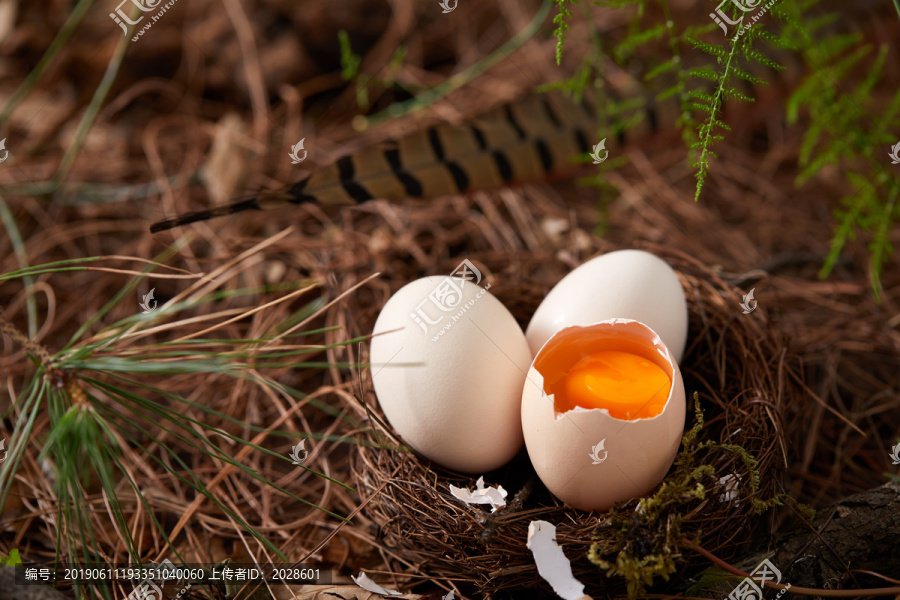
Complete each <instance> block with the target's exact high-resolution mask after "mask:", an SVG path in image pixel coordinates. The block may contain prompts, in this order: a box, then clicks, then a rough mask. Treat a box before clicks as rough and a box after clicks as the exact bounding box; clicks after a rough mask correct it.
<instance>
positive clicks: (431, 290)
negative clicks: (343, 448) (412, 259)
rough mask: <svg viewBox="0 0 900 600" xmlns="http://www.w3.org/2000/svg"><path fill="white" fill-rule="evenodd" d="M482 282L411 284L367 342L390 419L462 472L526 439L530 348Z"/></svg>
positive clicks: (414, 442)
mask: <svg viewBox="0 0 900 600" xmlns="http://www.w3.org/2000/svg"><path fill="white" fill-rule="evenodd" d="M479 277H480V274H479ZM486 287H487V286H486ZM486 287H480V286H478V285H476V284H475V283H474V282H473V281H468V280H464V279H461V278H456V277H425V278H423V279H418V280H416V281H413V282H412V283H409V284H407V285H406V286H404V287H402V288H401V289H400V290H398V291H397V293H395V294H394V295H393V296H391V298H390V299H389V300H388V302H387V304H385V306H384V308H383V309H382V311H381V313H380V314H379V316H378V320H377V321H376V323H375V329H374V333H373V336H374V337H373V339H372V343H371V347H370V348H371V351H370V359H371V363H372V367H371V372H372V381H373V384H374V387H375V395H376V396H377V397H378V402H379V404H380V405H381V408H382V409H383V410H384V414H385V416H386V417H387V419H388V421H389V422H390V424H391V426H393V428H394V429H395V430H396V431H397V433H399V434H400V436H401V437H402V438H403V440H404V441H405V442H406V443H408V444H409V445H410V446H412V447H413V448H415V449H416V450H418V451H419V452H421V453H422V454H423V455H425V456H426V457H428V458H430V459H431V460H433V461H435V462H437V463H439V464H441V465H443V466H445V467H448V468H450V469H454V470H457V471H462V472H465V473H484V472H487V471H491V470H493V469H496V468H498V467H501V466H503V465H504V464H506V463H507V462H508V461H509V460H510V459H511V458H512V457H513V456H514V455H515V454H516V452H518V451H519V449H520V448H521V447H522V441H523V438H522V423H521V412H520V406H521V397H522V385H523V384H524V382H525V373H526V372H527V371H528V365H529V364H530V363H531V352H530V351H529V350H528V343H527V342H526V341H525V335H524V334H523V333H522V329H521V328H520V327H519V324H518V323H516V320H515V319H514V318H513V316H512V315H511V314H510V312H509V311H508V310H506V308H505V307H504V306H503V305H502V304H501V303H500V301H499V300H497V299H496V298H495V297H494V296H492V295H491V293H490V292H489V291H488V290H487V289H486Z"/></svg>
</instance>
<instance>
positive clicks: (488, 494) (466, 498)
mask: <svg viewBox="0 0 900 600" xmlns="http://www.w3.org/2000/svg"><path fill="white" fill-rule="evenodd" d="M450 493H451V494H453V495H454V496H455V497H456V498H459V499H460V500H462V501H463V502H465V503H466V504H490V505H491V507H492V508H491V512H492V513H493V512H497V510H499V509H501V508H503V507H504V506H506V500H505V498H506V495H507V491H506V490H504V489H503V486H502V485H498V486H497V487H496V488H495V487H484V477H483V476H482V477H479V478H478V481H476V482H475V491H474V492H470V491H469V490H468V489H466V488H458V487H456V486H455V485H451V486H450Z"/></svg>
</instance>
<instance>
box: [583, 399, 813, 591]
mask: <svg viewBox="0 0 900 600" xmlns="http://www.w3.org/2000/svg"><path fill="white" fill-rule="evenodd" d="M694 414H695V423H694V426H693V427H691V429H689V430H688V431H687V432H685V434H684V437H683V438H682V449H681V452H679V453H678V456H677V457H676V460H675V469H674V471H673V472H672V473H671V474H670V475H669V476H668V477H667V478H666V479H665V481H663V483H662V484H661V485H660V486H659V488H658V489H657V491H656V492H655V493H653V494H651V495H649V496H647V497H645V498H642V499H641V501H640V503H639V504H638V506H637V507H636V508H634V509H631V508H628V509H625V510H623V508H622V507H621V506H614V507H613V508H612V509H611V510H610V511H609V513H608V514H607V517H606V518H605V519H602V520H601V524H600V526H599V527H598V528H597V529H596V530H595V531H594V535H593V543H592V544H591V547H590V549H589V551H588V554H587V557H588V560H590V561H591V562H592V563H594V564H595V565H597V566H598V567H599V568H600V569H601V570H603V571H604V572H605V573H606V576H607V577H621V578H623V579H624V580H625V582H626V584H627V587H628V595H629V596H631V597H634V596H637V595H639V594H642V593H644V591H645V590H646V588H647V587H649V586H651V585H653V583H654V580H655V579H656V578H662V579H663V580H665V581H668V579H669V576H670V575H671V574H672V573H674V572H675V570H676V568H677V564H678V562H679V561H681V560H682V556H683V554H684V553H685V552H686V551H689V550H690V548H691V547H692V546H693V545H695V544H699V543H700V539H701V537H702V532H701V530H699V529H698V530H697V531H696V533H695V535H694V537H693V539H689V538H688V536H686V535H685V534H684V533H683V532H682V530H681V524H682V519H683V514H685V513H687V512H689V511H690V510H691V509H692V508H694V507H695V506H696V503H697V502H698V501H702V500H705V499H706V487H705V486H704V483H703V482H704V481H710V480H712V481H716V480H717V476H718V473H717V472H716V469H715V467H713V465H711V464H697V463H698V459H697V453H698V452H699V451H701V450H724V451H727V452H732V453H734V454H735V455H736V456H737V457H738V458H740V460H741V462H742V463H743V465H744V467H745V469H746V471H747V472H748V473H749V489H750V492H749V493H753V492H756V491H757V490H758V489H759V479H760V473H759V463H758V462H757V460H756V458H754V456H753V455H752V454H750V453H749V452H748V451H747V450H746V449H745V448H743V447H741V446H738V445H735V444H720V443H718V442H715V441H712V440H706V441H703V442H699V441H698V438H699V436H700V433H701V431H702V430H703V426H704V420H703V411H702V410H701V408H700V399H699V396H698V394H697V393H696V392H695V393H694ZM784 501H789V502H791V503H793V504H794V505H795V506H796V507H798V508H799V509H800V512H801V513H802V514H804V516H806V515H808V513H809V509H808V508H807V507H804V506H802V505H800V504H798V503H796V502H795V501H794V500H793V499H791V498H790V497H789V496H787V495H786V494H778V495H776V496H774V497H772V498H770V499H768V500H757V499H753V500H752V503H753V507H754V508H755V509H756V511H757V512H762V511H764V510H768V509H769V508H771V507H773V506H776V505H778V506H781V505H782V503H783V502H784Z"/></svg>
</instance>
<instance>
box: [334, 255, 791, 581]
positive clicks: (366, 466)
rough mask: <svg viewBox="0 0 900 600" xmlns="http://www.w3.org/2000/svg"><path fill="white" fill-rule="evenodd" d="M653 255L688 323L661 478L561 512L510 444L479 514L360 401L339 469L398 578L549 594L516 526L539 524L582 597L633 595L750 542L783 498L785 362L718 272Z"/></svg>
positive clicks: (454, 479) (448, 478)
mask: <svg viewBox="0 0 900 600" xmlns="http://www.w3.org/2000/svg"><path fill="white" fill-rule="evenodd" d="M654 251H655V252H656V253H657V254H660V255H662V256H663V258H664V259H666V260H667V261H668V262H669V264H671V265H672V266H673V268H675V269H676V271H677V272H678V275H679V278H680V279H681V283H682V285H683V286H684V290H685V293H686V297H687V303H688V310H689V318H690V328H689V334H688V344H687V349H686V351H685V354H684V357H683V359H682V361H681V365H680V366H681V370H682V374H683V377H684V383H685V390H686V392H687V397H688V407H687V408H688V410H687V418H686V421H685V438H684V441H683V443H682V447H681V450H680V452H679V454H678V456H677V458H676V462H675V465H673V467H672V468H671V469H670V470H669V472H668V474H667V476H666V478H665V480H664V481H663V482H662V483H661V484H660V485H659V486H658V487H657V488H656V489H655V490H654V491H653V492H651V493H650V494H649V495H648V496H646V497H644V498H635V499H632V500H629V501H626V502H622V503H619V504H617V505H615V506H614V507H613V508H612V509H611V510H610V511H608V512H585V511H580V510H575V509H572V508H568V507H566V506H564V505H563V504H562V503H561V502H560V501H559V500H557V499H556V498H554V497H553V496H552V495H551V494H550V493H549V492H548V491H547V490H546V488H545V487H544V486H543V484H542V483H541V481H540V480H539V479H538V478H537V476H536V474H535V472H534V469H533V468H532V466H531V463H530V461H529V459H528V456H527V454H526V452H525V450H524V449H523V450H522V451H521V452H520V453H519V455H517V456H516V457H515V458H514V459H513V461H511V462H510V463H509V464H508V465H506V466H504V467H503V468H501V469H498V470H496V471H493V472H490V473H485V474H484V479H485V484H486V485H498V484H499V485H502V486H503V487H504V488H505V489H506V490H507V491H508V492H509V496H508V497H507V501H508V504H507V506H505V507H504V508H502V509H500V510H498V511H497V512H495V513H493V514H492V513H491V512H490V510H489V507H487V506H486V505H467V504H465V503H463V502H461V501H460V500H458V499H456V498H455V497H454V496H452V495H451V494H450V491H449V485H450V484H453V485H455V486H458V487H468V488H470V489H471V488H473V487H474V483H475V480H476V479H477V478H478V476H479V474H475V475H462V474H458V473H454V472H450V471H447V470H445V469H443V468H441V467H440V466H438V465H435V464H434V463H432V462H430V461H428V460H427V459H425V458H423V457H421V456H420V455H418V454H416V453H415V452H413V451H410V450H409V449H408V448H404V447H398V444H402V441H401V440H400V439H399V437H398V436H397V435H396V433H395V432H393V431H392V430H391V429H390V426H389V425H387V424H386V422H385V421H384V419H382V418H377V417H380V416H381V413H380V412H379V409H378V408H377V407H373V406H369V407H368V408H369V409H370V410H372V414H373V416H375V417H376V419H375V420H376V421H378V422H379V423H381V424H382V428H381V431H379V432H378V433H376V434H375V435H376V437H377V438H378V439H370V440H367V442H368V443H361V444H360V446H359V452H358V453H357V454H356V455H355V456H354V458H353V461H352V469H353V474H354V477H355V479H356V484H357V489H358V491H359V493H360V494H361V495H362V497H363V498H364V499H367V500H368V501H367V503H366V504H365V506H364V508H363V510H364V511H365V513H366V515H367V516H368V517H369V518H371V519H372V520H373V521H374V522H375V523H376V524H378V525H379V527H380V535H381V540H382V542H383V544H384V545H385V546H387V547H389V548H390V552H389V553H388V554H390V555H392V556H394V557H396V558H397V559H398V560H399V561H400V562H399V563H398V564H397V565H396V567H397V569H398V570H400V571H402V570H404V569H403V567H404V564H405V566H406V567H407V568H408V567H410V566H415V568H416V569H418V572H419V573H420V574H421V575H424V576H426V577H429V578H432V579H438V580H441V579H443V580H445V581H450V580H452V581H453V583H454V584H455V585H457V587H460V589H462V590H463V591H465V590H466V589H469V590H470V591H474V592H476V593H477V594H478V595H483V596H486V595H492V596H493V597H502V596H505V595H513V596H514V595H515V594H516V592H515V591H516V590H522V589H523V588H528V589H529V590H531V592H530V593H531V597H536V596H538V595H539V594H537V593H536V592H535V591H534V590H536V589H541V590H543V591H544V592H547V593H549V592H550V587H549V585H548V584H547V583H546V582H545V581H544V580H543V579H542V578H541V577H540V576H539V575H538V572H537V569H536V567H535V562H534V557H533V555H532V553H531V551H530V550H529V549H528V548H527V547H526V539H527V535H528V525H529V523H530V522H531V521H534V520H545V521H549V522H551V523H553V524H554V525H555V526H556V528H557V529H556V537H557V541H558V543H559V544H560V545H561V546H562V548H563V551H564V552H565V554H566V556H567V557H568V558H569V560H570V561H571V563H572V570H573V574H574V575H575V577H577V578H578V579H579V580H581V581H582V582H583V583H584V584H585V592H586V593H587V594H589V595H591V596H594V597H601V596H606V595H608V594H614V593H620V592H625V591H626V590H627V591H629V592H631V593H639V592H641V591H643V590H644V588H645V587H646V586H647V585H648V584H651V585H652V584H655V583H657V582H659V581H660V580H661V579H665V580H670V578H671V576H673V575H674V576H675V577H677V578H681V580H682V583H685V582H686V580H687V579H689V578H690V577H691V575H693V574H695V573H696V569H695V568H693V567H696V566H698V565H699V564H700V561H699V560H698V558H699V557H698V555H697V554H696V553H694V552H692V551H690V548H691V547H692V546H693V545H695V544H699V545H701V546H703V547H704V548H705V549H707V550H709V551H712V552H714V553H717V554H719V555H720V556H722V557H725V558H728V557H732V556H734V555H735V554H736V553H738V552H740V551H741V550H742V549H745V546H746V545H747V544H750V543H752V542H753V541H754V539H755V538H756V537H757V535H758V534H760V533H761V529H762V524H763V523H762V521H763V518H762V517H761V516H760V514H761V513H762V512H764V511H765V510H766V509H767V508H769V507H771V506H773V505H775V504H781V502H782V501H783V500H784V499H785V498H786V497H785V496H783V495H781V494H780V493H779V492H780V491H781V487H780V485H779V479H780V477H779V476H780V474H781V472H782V470H783V468H784V466H785V465H786V462H787V461H786V459H787V457H786V450H785V442H784V439H785V435H784V427H785V417H786V408H787V407H792V406H799V405H800V402H801V401H802V400H804V395H803V393H802V391H801V386H800V382H801V381H802V380H801V379H800V376H799V364H797V361H793V360H791V359H790V358H789V355H788V352H787V346H786V342H785V341H784V340H783V339H781V337H780V336H778V335H776V333H775V332H774V331H773V330H772V329H771V328H770V326H769V322H768V320H767V319H766V317H765V314H764V313H763V311H762V310H756V311H754V312H751V313H750V314H743V311H742V309H741V306H740V301H741V294H742V292H741V291H740V290H739V289H737V288H736V287H735V286H734V285H731V284H730V283H728V282H726V280H725V278H724V276H723V275H722V274H721V273H720V272H718V271H716V270H714V269H713V268H710V267H709V266H706V265H702V264H699V263H698V262H696V261H694V260H692V259H691V258H689V257H687V256H684V255H681V254H676V253H674V252H671V251H669V252H667V251H661V250H660V249H654ZM536 268H538V267H536ZM518 285H520V286H522V287H523V289H522V290H519V292H521V293H519V294H518V296H517V298H518V299H519V300H518V301H514V302H511V303H510V302H509V301H507V300H506V299H504V301H505V302H506V303H507V305H508V306H509V305H510V304H514V305H516V306H515V308H514V309H513V312H514V314H517V313H518V314H520V315H527V314H529V312H533V311H534V309H535V308H536V307H537V303H539V301H540V296H541V294H540V293H534V291H535V290H534V289H533V287H534V286H531V289H529V288H528V286H527V284H524V283H520V284H518ZM547 289H549V288H547ZM543 291H544V292H546V291H547V290H546V289H544V290H543ZM510 293H512V292H507V293H506V295H507V296H509V294H510ZM523 298H525V299H527V300H524V301H522V300H521V299H523ZM519 302H524V304H525V306H519V305H518V304H519ZM529 308H530V311H529ZM516 309H524V310H516ZM370 397H373V395H372V394H370ZM692 409H693V410H692ZM794 414H796V413H794ZM382 432H383V433H382ZM386 438H387V439H391V440H393V442H394V443H385V442H386ZM735 486H736V487H735ZM685 567H686V568H685ZM651 582H652V583H651ZM673 583H676V582H673ZM681 589H683V588H681ZM520 593H521V592H520ZM548 597H549V596H548Z"/></svg>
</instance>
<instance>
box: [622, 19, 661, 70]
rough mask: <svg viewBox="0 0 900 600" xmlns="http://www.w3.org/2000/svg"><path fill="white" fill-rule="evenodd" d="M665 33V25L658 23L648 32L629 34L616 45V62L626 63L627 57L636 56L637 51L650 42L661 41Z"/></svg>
mask: <svg viewBox="0 0 900 600" xmlns="http://www.w3.org/2000/svg"><path fill="white" fill-rule="evenodd" d="M665 33H666V26H665V24H664V23H657V24H656V25H655V26H653V27H651V28H650V29H647V30H646V31H636V32H632V33H629V34H628V36H627V37H626V38H625V39H624V40H622V41H621V42H619V43H618V44H616V47H615V50H614V51H613V54H614V56H615V58H616V62H618V63H622V62H624V60H625V59H626V58H627V57H629V56H631V55H632V54H634V51H635V50H637V49H638V48H640V47H641V46H646V45H647V44H649V43H650V42H654V41H656V40H659V39H661V38H662V37H663V35H664V34H665Z"/></svg>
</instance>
